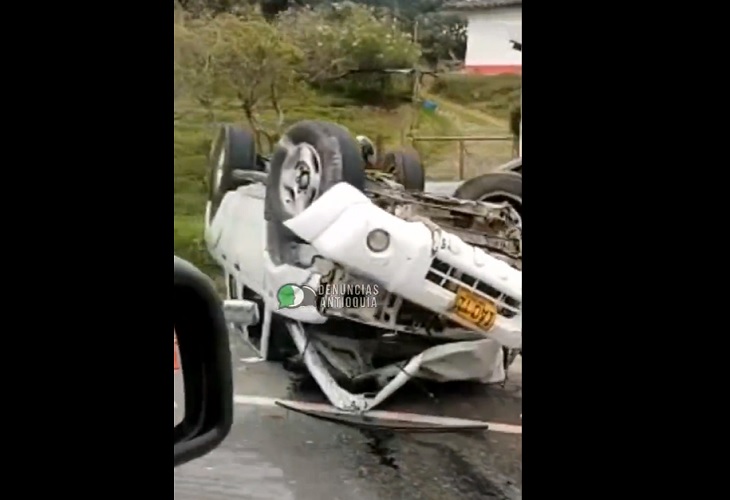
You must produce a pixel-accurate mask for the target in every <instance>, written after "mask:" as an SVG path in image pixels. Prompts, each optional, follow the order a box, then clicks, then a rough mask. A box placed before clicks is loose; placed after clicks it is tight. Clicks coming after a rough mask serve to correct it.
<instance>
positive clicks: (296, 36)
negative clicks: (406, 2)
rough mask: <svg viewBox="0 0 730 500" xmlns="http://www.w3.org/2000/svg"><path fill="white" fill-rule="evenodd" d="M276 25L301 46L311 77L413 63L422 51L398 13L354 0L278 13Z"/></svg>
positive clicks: (327, 77) (303, 69)
mask: <svg viewBox="0 0 730 500" xmlns="http://www.w3.org/2000/svg"><path fill="white" fill-rule="evenodd" d="M277 25H278V27H279V29H280V30H281V32H282V33H283V34H284V36H286V37H287V38H288V39H289V40H291V41H292V43H293V44H294V45H296V46H298V47H300V48H301V49H302V52H303V65H302V67H301V72H302V73H303V74H304V75H305V76H306V78H307V79H308V80H309V81H310V82H312V83H322V82H325V81H328V80H330V79H332V78H335V77H338V76H342V75H344V74H346V73H347V72H348V71H353V70H364V69H367V70H378V69H387V68H404V67H405V68H410V67H413V66H414V65H415V64H416V63H417V62H418V59H419V57H420V55H421V51H420V47H419V46H418V45H417V44H415V43H413V40H412V39H411V37H410V35H409V34H407V33H404V32H403V31H401V30H400V29H399V26H398V23H397V22H396V21H395V19H393V18H392V17H390V16H387V15H382V14H379V13H378V12H377V11H376V10H375V9H373V8H369V7H366V6H363V5H357V4H354V3H353V2H343V3H339V4H335V5H334V6H320V7H317V8H303V9H292V10H289V11H287V12H284V13H282V14H280V15H279V19H278V23H277Z"/></svg>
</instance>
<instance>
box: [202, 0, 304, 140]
mask: <svg viewBox="0 0 730 500" xmlns="http://www.w3.org/2000/svg"><path fill="white" fill-rule="evenodd" d="M210 25H211V27H212V29H214V30H215V31H216V35H217V37H216V42H215V44H214V45H213V47H212V50H211V57H212V59H211V61H212V67H213V73H214V74H215V80H216V87H217V89H218V90H219V91H220V93H221V94H222V95H227V96H231V97H234V98H235V99H237V100H238V103H239V105H240V106H241V109H242V110H243V112H244V114H245V116H246V118H247V120H248V121H249V123H250V124H251V126H252V127H253V128H254V130H255V131H256V132H257V135H258V136H259V137H260V136H261V135H263V136H264V137H265V138H266V139H267V141H268V146H269V147H271V146H272V145H273V144H274V142H276V141H277V140H278V138H279V136H280V134H281V132H282V127H283V125H284V111H283V109H282V107H281V100H280V97H281V95H282V93H285V92H286V91H287V90H289V89H291V88H292V87H293V86H294V85H296V83H297V80H298V74H297V71H296V70H297V67H298V66H299V64H300V61H301V60H302V53H301V51H300V50H299V48H297V47H296V46H295V45H293V44H292V43H290V42H289V41H288V40H287V39H286V38H285V37H283V36H282V35H281V34H280V32H279V31H278V30H277V28H276V26H274V25H272V24H271V23H268V22H267V21H266V20H265V19H264V17H263V16H262V15H261V13H260V12H254V11H248V12H247V14H246V15H245V16H242V15H239V16H234V15H230V14H223V15H220V16H216V17H214V18H213V19H212V20H211V22H210ZM263 100H268V101H269V102H270V104H271V105H272V106H273V108H274V109H275V110H276V115H277V119H276V123H275V124H274V125H273V127H272V126H267V125H266V124H264V123H263V122H262V121H261V119H260V116H259V112H258V109H259V105H260V104H261V102H262V101H263ZM260 146H261V145H260V144H259V147H260Z"/></svg>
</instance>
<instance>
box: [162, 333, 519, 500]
mask: <svg viewBox="0 0 730 500" xmlns="http://www.w3.org/2000/svg"><path fill="white" fill-rule="evenodd" d="M232 347H233V350H234V358H235V359H234V368H235V371H234V380H235V391H236V394H238V395H246V396H264V397H278V398H282V399H293V400H306V401H316V402H324V401H325V400H324V397H323V396H322V395H321V393H320V392H319V391H318V390H317V388H316V386H315V385H314V383H313V382H311V380H309V379H308V378H306V377H304V379H303V380H302V376H301V375H298V374H293V373H289V372H287V371H285V370H284V368H283V367H281V366H280V365H276V364H268V363H254V364H248V363H245V362H243V361H241V358H248V357H250V356H251V355H252V352H251V351H249V350H248V349H247V348H246V347H244V346H243V345H242V344H240V343H239V342H238V341H234V343H233V345H232ZM514 368H515V369H514V370H512V373H511V379H510V381H509V382H508V384H507V385H506V387H505V388H500V387H484V386H481V385H476V384H453V385H451V384H449V385H444V386H438V385H429V386H425V385H424V386H421V385H419V386H411V387H405V388H403V389H402V392H401V393H397V394H396V395H395V396H394V397H393V399H392V400H391V401H389V402H386V404H385V405H384V406H382V407H381V408H382V409H387V410H395V411H408V412H413V413H422V414H430V415H439V416H451V417H460V418H472V419H480V420H488V421H493V422H500V423H508V424H516V425H519V424H520V417H519V415H520V413H521V406H522V405H521V402H522V391H521V383H522V381H521V360H519V359H518V362H517V363H516V365H515V367H514ZM428 392H432V393H434V394H432V395H429V394H428ZM179 397H180V395H178V398H179ZM174 486H175V488H174V491H175V498H176V499H177V500H218V499H221V500H222V499H271V500H284V499H297V500H329V499H332V500H368V499H383V500H389V499H404V500H410V499H433V500H447V499H485V498H495V499H518V498H521V489H522V436H521V435H514V434H501V433H495V432H490V431H487V432H477V433H468V434H394V433H391V432H387V431H379V432H372V431H360V430H356V429H352V428H348V427H344V426H342V425H338V424H333V423H328V422H323V421H320V420H316V419H313V418H311V417H307V416H304V415H300V414H297V413H294V412H291V411H287V410H284V409H282V408H278V407H268V406H258V405H242V404H239V405H236V407H235V414H234V425H233V429H232V431H231V434H230V435H229V436H228V438H227V439H226V440H225V441H224V443H223V444H222V445H221V447H220V448H218V449H217V450H215V451H213V452H212V453H210V454H209V455H207V456H205V457H203V458H200V459H198V460H196V461H194V462H191V463H189V464H186V465H184V466H182V467H179V468H178V469H176V470H175V473H174Z"/></svg>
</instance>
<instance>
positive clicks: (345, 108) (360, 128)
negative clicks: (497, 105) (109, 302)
mask: <svg viewBox="0 0 730 500" xmlns="http://www.w3.org/2000/svg"><path fill="white" fill-rule="evenodd" d="M443 104H444V106H443V110H442V109H441V108H440V109H439V110H438V111H437V112H436V113H427V112H423V111H422V112H420V114H419V129H418V134H419V135H465V134H472V135H474V134H475V133H476V132H475V131H479V132H480V133H482V134H485V135H490V134H491V135H504V134H505V133H506V125H505V126H504V127H503V126H501V125H500V124H499V122H498V123H497V124H495V120H494V119H493V118H490V117H485V115H484V114H482V113H479V112H476V113H475V112H473V111H471V112H468V113H467V112H466V110H465V109H463V108H459V107H458V105H457V104H454V105H451V107H449V106H448V105H447V103H446V102H444V103H443ZM454 106H456V107H454ZM283 108H284V109H285V111H286V122H287V125H288V124H292V123H294V122H296V121H299V120H302V119H317V120H326V121H332V122H337V123H339V124H341V125H343V126H345V127H347V128H348V129H349V130H350V131H351V132H352V133H353V134H364V135H367V136H368V137H370V138H372V139H376V138H377V137H378V136H381V137H382V140H383V144H384V146H385V148H386V149H388V148H395V147H399V146H400V145H401V139H402V135H403V132H404V131H405V130H407V129H408V127H409V125H410V123H411V116H412V113H413V110H412V108H411V106H410V105H401V106H398V107H395V108H392V109H383V108H378V107H371V106H362V105H359V104H358V103H356V102H355V101H353V100H350V99H348V98H344V97H334V96H319V95H316V94H311V95H307V96H305V97H301V98H298V99H288V100H285V101H284V102H283ZM262 118H263V119H264V120H273V118H274V114H273V112H271V111H264V112H262ZM222 122H229V123H240V124H242V125H244V126H245V125H246V122H245V119H244V116H243V113H242V112H241V111H240V110H239V109H237V108H236V107H235V106H234V105H232V104H226V103H219V104H218V105H217V106H216V107H215V109H214V110H213V117H212V120H211V116H210V114H209V113H208V112H206V111H205V110H203V109H201V108H200V107H198V106H195V105H194V104H192V103H183V104H180V105H179V106H177V110H176V116H175V124H174V139H175V140H174V142H175V150H174V165H175V175H174V183H175V190H174V205H175V207H174V209H175V224H174V226H175V254H176V255H179V256H181V257H183V258H185V259H188V260H190V261H191V262H193V263H194V264H196V265H197V266H199V267H200V268H201V269H203V271H205V272H206V273H208V274H209V275H211V276H215V275H217V274H219V272H218V271H217V268H216V266H215V264H214V263H213V262H212V261H211V259H210V258H209V256H208V255H207V252H206V250H205V247H204V243H203V213H204V210H205V203H206V199H207V155H208V152H209V150H210V141H211V139H212V136H213V134H214V132H215V130H216V126H215V123H222ZM473 144H474V143H472V145H469V147H468V151H469V153H470V158H471V157H472V156H476V157H478V160H477V161H476V162H475V163H474V164H475V165H477V167H475V168H470V169H467V174H469V175H472V174H474V173H476V172H479V171H480V170H479V168H480V167H478V165H480V161H481V157H482V156H490V157H494V158H496V159H494V160H493V161H495V162H500V161H503V160H505V159H508V158H509V155H508V152H505V151H502V149H504V148H505V146H504V145H496V146H495V145H489V147H490V148H492V149H484V148H485V147H486V146H484V145H477V146H474V145H473ZM495 148H496V149H495ZM500 148H501V149H500ZM417 149H418V151H419V153H420V154H421V157H422V160H423V163H424V166H425V168H426V175H427V177H428V178H430V179H434V180H450V179H454V177H455V175H456V173H457V158H458V154H457V151H458V147H457V145H456V143H444V142H431V143H419V144H418V148H417ZM495 155H496V156H495ZM469 163H470V164H471V160H470V162H469Z"/></svg>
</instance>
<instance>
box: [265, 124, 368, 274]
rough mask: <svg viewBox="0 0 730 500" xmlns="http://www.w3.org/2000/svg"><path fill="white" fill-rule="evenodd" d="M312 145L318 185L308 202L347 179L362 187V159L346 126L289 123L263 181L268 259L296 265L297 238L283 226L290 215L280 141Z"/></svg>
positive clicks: (282, 150) (363, 183)
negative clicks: (284, 194) (282, 188)
mask: <svg viewBox="0 0 730 500" xmlns="http://www.w3.org/2000/svg"><path fill="white" fill-rule="evenodd" d="M283 141H286V142H287V143H289V144H293V145H295V146H296V145H301V144H307V145H309V146H311V147H312V148H313V149H314V150H315V151H316V152H317V155H318V156H319V160H320V162H321V165H319V171H318V175H319V188H318V190H317V192H316V193H315V195H314V196H313V197H312V199H311V200H309V202H310V203H311V202H313V201H314V200H316V199H317V198H318V197H319V196H321V195H322V194H323V193H325V192H326V191H327V190H328V189H330V188H331V187H332V186H334V185H335V184H338V183H340V182H343V181H344V182H347V183H348V184H350V185H352V186H354V187H355V188H357V189H359V190H360V191H364V190H365V161H364V160H363V158H362V151H361V150H360V145H359V144H358V143H357V141H356V140H355V139H354V138H353V137H352V136H351V135H350V133H349V132H348V131H347V129H345V128H343V127H341V126H339V125H336V124H334V123H328V122H318V121H301V122H299V123H296V124H294V125H292V127H291V128H289V130H287V131H286V132H285V133H284V135H283V136H282V140H280V141H279V143H278V144H277V145H276V147H275V149H274V154H273V155H272V157H271V161H270V162H269V176H268V179H267V183H266V199H265V204H264V218H265V219H266V221H267V231H266V239H267V248H268V251H269V256H270V257H271V260H272V261H273V262H274V263H275V264H277V265H280V264H285V263H286V264H291V265H296V262H297V258H296V252H294V250H296V243H300V242H301V241H300V239H299V238H298V237H297V236H296V235H294V234H293V233H292V232H291V231H290V230H289V229H287V228H286V226H284V224H283V222H285V221H287V220H289V219H290V218H292V216H293V215H292V211H291V210H289V209H288V208H287V206H286V205H285V202H284V200H282V196H281V195H280V190H279V188H280V182H281V176H282V171H283V170H282V169H283V167H284V161H285V160H286V159H287V150H286V148H284V146H282V142H283Z"/></svg>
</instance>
